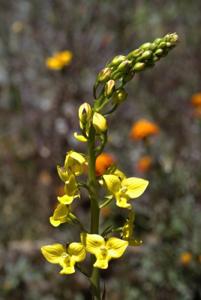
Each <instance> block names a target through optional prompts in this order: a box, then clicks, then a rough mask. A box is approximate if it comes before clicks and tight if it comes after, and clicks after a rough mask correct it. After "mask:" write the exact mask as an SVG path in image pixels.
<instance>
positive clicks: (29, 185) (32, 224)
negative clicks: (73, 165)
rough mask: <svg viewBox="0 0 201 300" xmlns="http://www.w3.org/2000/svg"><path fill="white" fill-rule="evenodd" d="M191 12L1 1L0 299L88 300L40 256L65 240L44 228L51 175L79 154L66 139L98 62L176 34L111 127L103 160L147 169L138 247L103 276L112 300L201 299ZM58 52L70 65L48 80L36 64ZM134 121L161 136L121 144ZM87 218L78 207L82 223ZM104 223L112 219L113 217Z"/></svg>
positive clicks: (196, 36)
mask: <svg viewBox="0 0 201 300" xmlns="http://www.w3.org/2000/svg"><path fill="white" fill-rule="evenodd" d="M200 10H201V3H200V1H198V0H194V1H187V0H183V1H179V0H178V1H170V0H168V1H161V0H160V1H159V0H153V1H146V0H143V1H138V0H133V1H132V0H116V1H110V0H104V1H96V0H77V1H72V0H68V1H64V0H60V1H57V0H55V1H51V0H43V1H41V0H30V1H25V0H19V1H6V0H0V149H1V150H0V171H1V176H0V198H1V200H0V228H1V231H0V241H1V246H0V299H5V300H12V299H15V300H18V299H19V300H23V299H26V300H35V299H41V300H56V299H75V300H82V299H89V294H88V286H87V285H86V281H85V278H83V277H82V276H81V275H79V274H76V275H75V276H69V277H63V276H60V275H58V272H57V271H58V270H56V268H55V267H54V266H52V265H49V264H48V263H46V262H45V261H44V260H43V258H42V256H41V254H40V253H39V248H40V246H41V245H42V244H44V242H52V241H66V236H67V237H68V238H71V236H73V234H74V232H73V231H72V230H67V227H65V226H63V227H62V228H59V229H58V230H55V229H54V228H52V227H51V225H50V224H49V223H48V217H49V216H50V215H51V212H52V208H53V207H54V205H55V203H56V201H55V198H56V195H57V194H58V193H59V192H61V187H60V182H59V179H58V177H57V174H56V168H55V166H56V164H61V163H62V162H63V159H64V155H65V152H66V151H67V150H69V149H70V148H75V149H76V150H77V151H80V150H83V149H82V148H80V145H79V144H78V143H77V142H76V141H75V140H74V138H73V137H72V133H73V132H74V130H75V129H77V127H78V122H77V108H78V106H79V104H80V103H82V102H83V101H88V102H90V101H92V86H93V83H94V79H95V76H96V74H97V72H99V71H100V70H101V69H102V68H103V67H104V65H105V63H106V62H107V60H109V59H111V58H112V57H113V56H114V55H117V54H127V53H128V52H129V51H130V50H132V49H134V48H136V47H138V46H139V45H140V44H141V43H144V42H146V41H151V40H153V39H155V38H156V37H160V36H163V35H164V34H166V33H167V32H174V31H177V32H178V34H179V36H180V41H181V42H180V44H179V46H177V48H176V49H175V50H174V51H172V52H171V53H170V55H169V56H168V57H167V58H165V59H164V60H162V61H161V62H160V63H159V64H157V66H156V67H155V68H154V69H151V70H150V71H147V72H145V73H143V74H140V75H138V76H136V77H135V78H134V80H133V81H131V82H130V83H129V85H128V88H127V91H128V92H129V97H128V99H127V101H126V103H124V104H122V105H121V106H120V107H119V109H118V112H117V114H116V115H115V116H113V117H112V120H111V128H110V137H109V143H108V148H107V149H106V150H107V152H109V153H112V154H113V155H114V156H115V158H116V160H117V161H118V164H119V166H120V167H121V168H122V169H123V170H124V171H126V173H127V174H128V175H133V174H136V176H138V175H142V174H140V173H139V170H138V168H137V167H136V166H137V162H138V160H139V158H140V157H141V156H142V155H144V154H148V155H150V156H151V157H152V159H153V162H154V163H153V165H152V167H151V169H150V170H149V171H148V172H146V173H144V174H143V176H144V177H145V178H147V179H149V180H150V187H149V189H148V190H147V192H146V193H145V196H143V197H142V198H141V199H140V201H139V202H137V201H136V205H135V208H136V212H137V218H136V228H135V229H136V234H137V235H138V236H139V237H140V238H142V239H143V240H144V245H143V246H142V247H140V248H135V249H130V251H129V252H128V253H127V254H126V256H124V258H123V259H121V260H120V262H118V263H116V262H115V261H114V262H112V268H110V269H109V270H107V271H103V272H102V277H103V279H104V281H105V284H106V289H107V296H108V299H112V300H119V299H128V300H129V299H142V300H144V299H149V300H161V299H163V300H165V299H173V300H174V299H177V300H178V299H182V300H190V299H192V300H198V299H201V291H200V287H199V279H200V277H199V276H200V275H201V267H200V266H201V251H200V246H201V237H200V226H201V219H200V198H201V152H200V149H201V140H200V134H201V120H200V117H199V115H196V114H195V113H194V109H193V107H192V106H191V103H190V99H191V96H192V94H194V93H197V92H199V91H200V90H201V86H200V82H201V73H200V69H201V62H200V43H201V31H200V26H201V14H200ZM65 49H68V50H70V51H72V53H73V60H72V62H71V64H70V65H69V66H68V67H67V68H66V69H65V70H63V71H52V70H48V69H47V67H46V65H45V60H46V58H47V57H48V56H51V55H52V54H53V53H54V52H55V51H60V50H65ZM140 118H147V119H149V120H152V121H154V122H155V123H156V124H157V125H158V126H159V127H160V134H159V135H157V136H155V137H153V138H151V139H149V141H148V143H146V144H145V143H143V142H135V141H133V140H131V139H130V138H129V132H130V129H131V126H132V124H133V122H135V121H137V120H138V119H140ZM87 211H88V201H87V199H83V203H82V208H81V209H80V211H78V214H80V216H81V217H82V218H85V219H86V223H87V222H88V217H87ZM115 213H118V211H116V212H115ZM102 217H103V218H104V219H105V220H106V221H108V222H109V221H110V220H111V219H112V221H113V222H116V221H117V218H116V217H115V218H114V212H113V211H112V210H111V211H106V212H105V213H104V215H103V216H102ZM121 219H122V215H121V214H120V212H119V213H118V222H119V220H120V221H121ZM66 231H68V233H67V232H66Z"/></svg>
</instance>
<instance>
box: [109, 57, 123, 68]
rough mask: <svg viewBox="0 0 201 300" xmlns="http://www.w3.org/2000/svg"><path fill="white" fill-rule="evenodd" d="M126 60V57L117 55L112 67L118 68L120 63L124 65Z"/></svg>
mask: <svg viewBox="0 0 201 300" xmlns="http://www.w3.org/2000/svg"><path fill="white" fill-rule="evenodd" d="M125 59H126V56H124V55H117V56H115V57H114V58H113V60H112V61H111V63H110V65H111V66H118V65H119V64H120V63H122V62H123V61H124V60H125Z"/></svg>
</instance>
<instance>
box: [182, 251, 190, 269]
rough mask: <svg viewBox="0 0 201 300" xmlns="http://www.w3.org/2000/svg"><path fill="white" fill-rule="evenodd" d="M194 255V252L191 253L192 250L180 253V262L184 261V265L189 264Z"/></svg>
mask: <svg viewBox="0 0 201 300" xmlns="http://www.w3.org/2000/svg"><path fill="white" fill-rule="evenodd" d="M192 257H193V256H192V253H190V252H183V253H181V255H180V262H181V263H182V265H184V266H187V265H189V263H190V262H191V260H192Z"/></svg>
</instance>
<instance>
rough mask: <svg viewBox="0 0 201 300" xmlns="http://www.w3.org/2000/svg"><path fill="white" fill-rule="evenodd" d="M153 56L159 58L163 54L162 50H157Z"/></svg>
mask: <svg viewBox="0 0 201 300" xmlns="http://www.w3.org/2000/svg"><path fill="white" fill-rule="evenodd" d="M154 54H155V55H157V56H161V55H162V54H163V49H160V48H159V49H157V50H156V51H155V53H154Z"/></svg>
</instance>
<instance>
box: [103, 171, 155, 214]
mask: <svg viewBox="0 0 201 300" xmlns="http://www.w3.org/2000/svg"><path fill="white" fill-rule="evenodd" d="M103 179H104V181H105V184H106V186H107V189H108V190H109V192H110V193H111V194H112V195H113V196H114V197H115V199H116V204H117V206H119V207H122V208H131V204H129V203H128V200H129V199H134V198H138V197H139V196H141V195H142V194H143V193H144V191H145V189H146V188H147V186H148V184H149V182H148V181H147V180H145V179H141V178H137V177H130V178H123V179H122V180H121V178H120V177H119V176H116V175H110V174H109V175H104V176H103Z"/></svg>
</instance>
